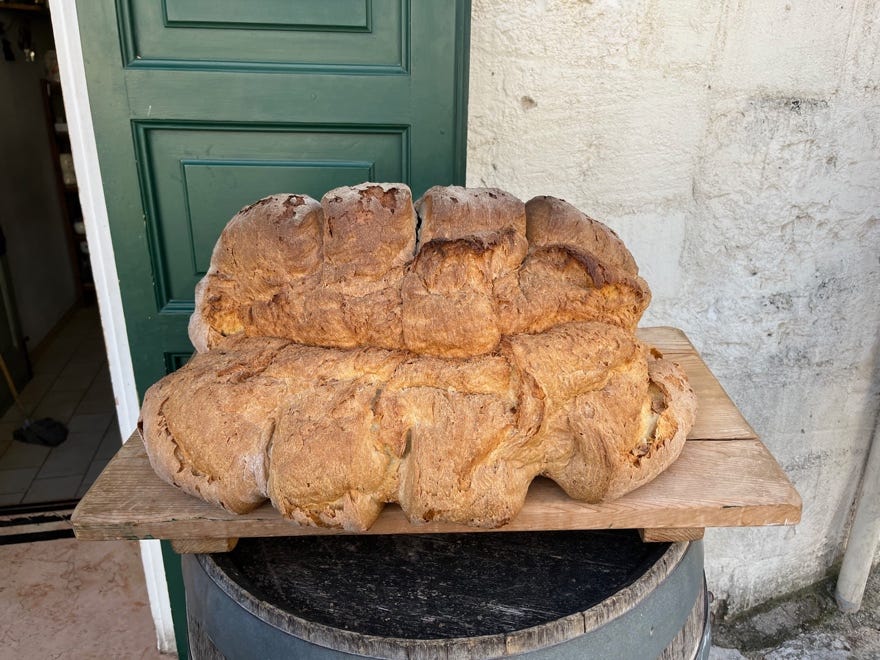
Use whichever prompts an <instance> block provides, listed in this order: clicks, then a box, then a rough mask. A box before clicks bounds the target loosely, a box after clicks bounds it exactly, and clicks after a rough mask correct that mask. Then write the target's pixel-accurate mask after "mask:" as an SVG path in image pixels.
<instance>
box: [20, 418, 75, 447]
mask: <svg viewBox="0 0 880 660" xmlns="http://www.w3.org/2000/svg"><path fill="white" fill-rule="evenodd" d="M12 437H13V438H15V439H16V440H18V441H19V442H27V443H29V444H32V445H44V446H46V447H57V446H58V445H60V444H61V443H62V442H64V441H65V440H67V427H66V426H64V424H62V423H61V422H59V421H58V420H56V419H51V418H49V417H45V418H43V419H37V420H33V421H32V420H30V419H26V420H25V421H24V424H22V425H21V428H17V429H15V431H13V432H12Z"/></svg>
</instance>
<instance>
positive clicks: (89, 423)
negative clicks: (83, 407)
mask: <svg viewBox="0 0 880 660" xmlns="http://www.w3.org/2000/svg"><path fill="white" fill-rule="evenodd" d="M112 421H113V413H112V412H104V413H93V414H88V415H74V416H73V417H72V418H71V419H70V423H69V424H68V425H67V427H68V428H69V429H70V432H71V433H92V434H95V435H97V436H98V437H103V435H104V434H105V433H106V432H107V428H108V427H109V426H110V422H112Z"/></svg>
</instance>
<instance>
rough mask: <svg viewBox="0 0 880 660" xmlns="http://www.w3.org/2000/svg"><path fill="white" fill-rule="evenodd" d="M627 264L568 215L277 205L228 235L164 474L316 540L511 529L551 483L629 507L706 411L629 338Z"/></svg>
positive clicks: (289, 199)
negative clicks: (376, 528)
mask: <svg viewBox="0 0 880 660" xmlns="http://www.w3.org/2000/svg"><path fill="white" fill-rule="evenodd" d="M649 300H650V292H649V290H648V287H647V285H646V284H645V282H644V281H643V280H642V279H641V278H639V276H638V270H637V267H636V264H635V262H634V260H633V259H632V256H631V255H630V253H629V251H628V250H627V249H626V247H625V246H624V245H623V243H622V242H621V241H620V239H619V238H618V237H617V236H616V235H615V234H614V233H613V232H612V231H611V230H610V229H608V228H607V227H605V226H604V225H602V224H601V223H599V222H596V221H595V220H592V219H590V218H588V217H587V216H585V215H584V214H582V213H580V212H579V211H578V210H576V209H575V208H573V207H572V206H570V205H569V204H567V203H565V202H563V201H561V200H557V199H553V198H549V197H538V198H535V199H533V200H531V201H530V202H528V203H527V204H523V203H522V202H520V201H519V200H517V199H516V198H514V197H513V196H511V195H509V194H507V193H505V192H503V191H500V190H492V189H470V190H469V189H464V188H455V187H451V188H441V187H435V188H432V189H431V190H429V191H428V192H427V193H426V194H425V196H424V197H422V199H420V200H419V201H418V202H417V203H416V204H415V206H414V205H413V203H412V199H411V195H410V192H409V189H408V188H407V187H406V186H404V185H402V184H364V185H361V186H355V187H353V188H341V189H337V190H333V191H330V192H329V193H327V194H326V195H325V196H324V198H323V200H322V202H321V203H320V204H319V203H318V202H316V201H314V200H312V199H310V198H308V197H305V196H301V195H276V196H273V197H268V198H266V199H263V200H260V201H259V202H257V203H256V204H253V205H251V206H249V207H247V208H245V209H243V210H242V211H241V212H240V213H239V214H238V215H236V216H235V218H233V219H232V220H231V221H230V223H229V224H228V226H227V227H226V229H225V230H224V231H223V233H222V235H221V237H220V239H219V240H218V242H217V245H216V247H215V250H214V254H213V256H212V260H211V267H210V270H209V272H208V273H207V275H206V276H205V278H204V279H203V280H202V281H201V282H200V283H199V285H198V287H197V290H196V309H195V312H194V313H193V315H192V318H191V322H190V337H191V339H192V341H193V344H194V345H195V346H196V348H197V349H198V351H199V354H197V355H196V356H195V357H194V358H193V359H192V360H191V361H190V362H189V363H188V364H187V365H186V366H184V367H183V368H181V369H180V370H178V371H177V372H175V373H174V374H171V375H169V376H167V377H166V378H164V379H162V380H161V381H159V382H158V383H157V384H156V385H154V386H153V387H152V388H150V390H148V392H147V394H146V396H145V399H144V405H143V409H142V415H141V428H142V433H143V435H144V440H145V444H146V447H147V451H148V454H149V456H150V460H151V462H152V465H153V467H154V469H155V470H156V472H157V473H158V474H159V475H160V476H161V477H162V478H163V479H165V480H166V481H168V482H169V483H173V484H175V485H177V486H179V487H180V488H182V489H184V490H185V491H186V492H188V493H191V494H193V495H197V496H200V497H202V498H204V499H206V500H207V501H210V502H214V503H216V504H219V505H221V506H223V507H225V508H227V509H229V510H231V511H235V512H245V511H248V510H250V509H252V508H254V507H255V506H257V505H259V504H260V503H262V502H264V501H265V500H266V499H270V500H271V501H272V503H273V505H274V506H275V507H276V508H277V509H278V510H279V511H280V512H281V513H282V514H283V515H285V516H286V517H288V518H291V519H293V520H295V521H297V522H299V523H302V524H307V525H321V526H341V527H345V528H347V529H352V530H363V529H366V528H368V527H369V526H370V525H371V524H372V522H373V521H374V520H375V518H376V517H377V516H378V515H379V513H380V511H381V509H382V507H383V506H384V505H385V504H386V503H388V502H399V503H400V505H401V507H402V508H403V510H404V512H405V513H406V514H407V516H408V517H409V519H410V520H411V521H413V522H419V521H429V520H439V521H450V522H458V523H464V524H469V525H477V526H484V527H495V526H499V525H503V524H504V523H506V522H507V521H509V520H510V519H511V518H513V517H514V516H515V515H516V513H517V512H518V511H519V509H520V508H521V506H522V504H523V501H524V499H525V496H526V491H527V490H528V486H529V484H530V483H531V481H532V480H533V479H534V477H535V476H537V475H545V476H547V477H550V478H551V479H553V480H555V481H556V482H557V483H559V485H560V486H561V487H562V488H563V489H565V491H566V492H567V493H568V494H569V495H571V496H572V497H574V498H577V499H581V500H586V501H590V502H596V501H599V500H602V499H608V498H612V497H617V496H620V495H622V494H624V493H626V492H628V491H630V490H632V489H633V488H636V487H638V486H640V485H641V484H643V483H646V482H647V481H649V480H651V479H652V478H654V477H655V476H656V475H657V474H659V472H660V471H662V470H663V469H664V468H665V467H667V466H668V465H669V464H670V463H671V462H672V461H673V460H675V458H676V457H677V456H678V453H679V452H680V451H681V448H682V446H683V443H684V440H685V437H686V435H687V433H688V431H689V430H690V428H691V426H692V424H693V419H694V412H695V397H694V394H693V392H692V390H691V389H690V387H689V386H688V384H687V381H686V379H685V377H684V375H683V374H682V372H681V371H680V369H679V368H678V367H677V366H676V365H674V364H673V363H670V362H668V361H665V360H663V359H662V358H661V357H660V356H659V354H657V353H656V351H653V350H652V349H649V347H646V346H644V345H643V344H641V343H640V342H639V341H638V340H637V339H636V337H635V334H634V329H635V326H636V324H637V323H638V320H639V318H640V316H641V314H642V312H643V311H644V309H645V307H646V306H647V304H648V302H649Z"/></svg>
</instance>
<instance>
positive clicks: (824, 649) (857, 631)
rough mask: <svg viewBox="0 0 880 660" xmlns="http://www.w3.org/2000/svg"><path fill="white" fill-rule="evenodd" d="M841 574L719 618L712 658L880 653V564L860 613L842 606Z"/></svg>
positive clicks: (864, 658) (840, 657) (860, 658)
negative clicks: (838, 594) (838, 596)
mask: <svg viewBox="0 0 880 660" xmlns="http://www.w3.org/2000/svg"><path fill="white" fill-rule="evenodd" d="M836 579H837V578H836V577H834V578H829V579H827V580H824V581H822V582H819V583H818V584H815V585H813V586H811V587H807V588H806V589H802V590H800V591H798V592H795V593H794V594H791V595H790V596H788V597H785V598H782V599H779V600H776V601H773V602H771V603H767V604H766V605H762V606H761V607H757V608H755V609H753V610H750V611H748V612H745V613H743V614H741V615H739V616H736V617H733V618H730V619H729V620H726V621H724V622H722V623H716V624H715V625H713V628H712V641H713V642H714V646H713V647H712V650H711V653H710V655H709V658H710V660H742V659H743V658H748V660H789V659H791V660H802V659H807V660H845V659H846V660H848V659H850V658H852V659H855V660H869V659H870V660H875V659H880V566H877V567H875V568H874V570H873V571H872V573H871V577H870V579H869V580H868V588H867V589H866V590H865V597H864V600H863V601H862V608H861V610H859V611H858V612H856V613H855V614H844V613H842V612H841V611H840V610H838V609H837V604H836V603H835V602H834V585H835V583H836Z"/></svg>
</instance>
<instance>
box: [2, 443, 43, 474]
mask: <svg viewBox="0 0 880 660" xmlns="http://www.w3.org/2000/svg"><path fill="white" fill-rule="evenodd" d="M50 451H51V449H50V448H49V447H44V446H43V445H31V444H28V443H26V442H19V441H18V440H15V441H14V442H13V443H12V444H11V445H10V446H9V449H7V450H6V452H5V453H4V454H3V456H0V470H11V469H18V468H38V467H40V466H41V465H42V464H43V461H45V460H46V457H47V456H48V455H49V452H50Z"/></svg>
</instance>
